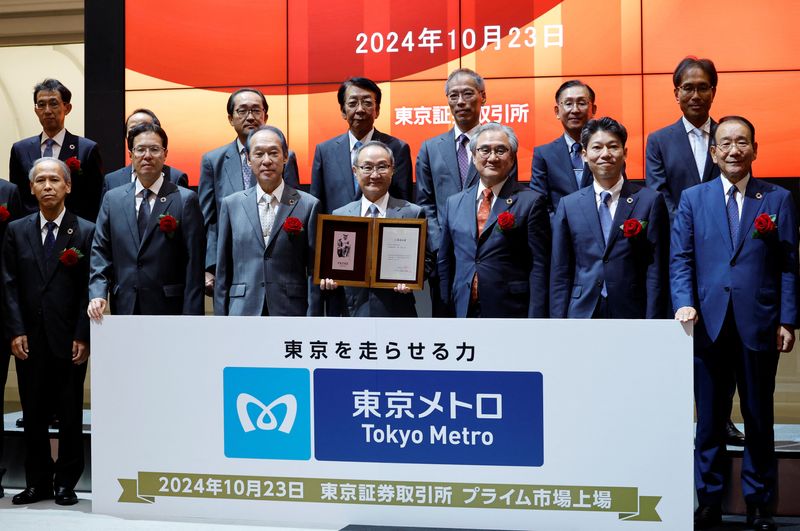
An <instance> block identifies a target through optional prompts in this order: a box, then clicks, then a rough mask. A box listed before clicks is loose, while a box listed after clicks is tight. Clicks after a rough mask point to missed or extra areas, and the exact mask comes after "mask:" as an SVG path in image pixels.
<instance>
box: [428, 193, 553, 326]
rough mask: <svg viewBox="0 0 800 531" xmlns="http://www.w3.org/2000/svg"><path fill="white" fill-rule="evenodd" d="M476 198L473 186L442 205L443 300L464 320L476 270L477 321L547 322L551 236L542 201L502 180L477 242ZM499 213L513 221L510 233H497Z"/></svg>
mask: <svg viewBox="0 0 800 531" xmlns="http://www.w3.org/2000/svg"><path fill="white" fill-rule="evenodd" d="M477 194H478V184H477V183H476V184H475V185H473V186H471V187H470V188H468V189H466V190H464V191H463V192H461V193H459V194H456V195H454V196H452V197H450V199H448V200H447V206H446V210H445V215H444V223H443V225H442V241H441V245H440V246H439V253H438V265H439V277H440V282H441V292H442V293H441V294H442V300H444V301H445V302H450V303H451V304H453V305H454V309H455V315H456V317H466V315H467V309H468V307H469V297H470V288H471V286H472V277H473V275H474V274H475V272H476V271H477V273H478V298H479V302H480V306H481V317H547V313H548V308H547V290H548V278H549V268H550V238H551V236H550V216H549V215H548V213H547V206H546V203H545V198H544V196H542V195H541V194H538V193H536V192H532V191H531V190H527V189H525V188H523V187H522V186H521V185H519V184H518V183H516V182H514V181H512V180H511V179H509V180H507V181H506V183H505V184H504V185H503V188H502V189H501V190H500V194H499V195H498V197H497V199H496V200H495V203H494V206H493V207H492V211H491V214H490V215H489V219H488V220H487V221H486V225H485V227H484V231H483V233H482V234H481V236H480V237H478V236H477V232H478V230H477V224H476V219H477ZM502 212H510V213H511V214H512V215H513V216H514V227H513V228H511V229H508V230H505V231H500V230H499V229H498V227H497V216H498V215H499V214H501V213H502Z"/></svg>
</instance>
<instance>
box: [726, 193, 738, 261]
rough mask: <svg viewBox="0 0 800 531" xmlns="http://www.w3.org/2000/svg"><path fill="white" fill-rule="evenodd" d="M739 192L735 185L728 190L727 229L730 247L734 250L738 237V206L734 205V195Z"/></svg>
mask: <svg viewBox="0 0 800 531" xmlns="http://www.w3.org/2000/svg"><path fill="white" fill-rule="evenodd" d="M738 191H739V189H738V188H736V185H734V186H731V189H730V190H728V228H729V229H730V231H731V246H732V248H733V249H735V248H736V242H737V238H738V237H739V205H738V204H737V203H736V193H737V192H738Z"/></svg>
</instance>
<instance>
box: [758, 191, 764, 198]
mask: <svg viewBox="0 0 800 531" xmlns="http://www.w3.org/2000/svg"><path fill="white" fill-rule="evenodd" d="M762 197H764V194H762V193H761V192H756V199H761V198H762Z"/></svg>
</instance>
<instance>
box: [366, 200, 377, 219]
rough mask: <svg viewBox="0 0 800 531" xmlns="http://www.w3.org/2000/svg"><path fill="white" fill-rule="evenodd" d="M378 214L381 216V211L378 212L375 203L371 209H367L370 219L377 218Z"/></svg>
mask: <svg viewBox="0 0 800 531" xmlns="http://www.w3.org/2000/svg"><path fill="white" fill-rule="evenodd" d="M378 214H380V211H379V210H378V207H376V206H375V204H374V203H373V204H371V205H370V206H369V208H367V217H368V218H377V217H378Z"/></svg>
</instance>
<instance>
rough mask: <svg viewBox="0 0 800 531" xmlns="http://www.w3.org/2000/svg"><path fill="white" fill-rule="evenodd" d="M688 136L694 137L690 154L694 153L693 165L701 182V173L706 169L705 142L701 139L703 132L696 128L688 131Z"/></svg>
mask: <svg viewBox="0 0 800 531" xmlns="http://www.w3.org/2000/svg"><path fill="white" fill-rule="evenodd" d="M689 133H690V134H692V136H693V137H694V142H693V143H692V152H693V153H694V163H695V164H696V165H697V174H698V175H699V176H700V180H701V181H702V180H703V171H704V170H705V169H706V152H707V151H708V150H707V149H706V141H705V138H703V132H702V131H701V130H700V129H697V128H696V127H695V128H694V129H692V130H691V131H689Z"/></svg>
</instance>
